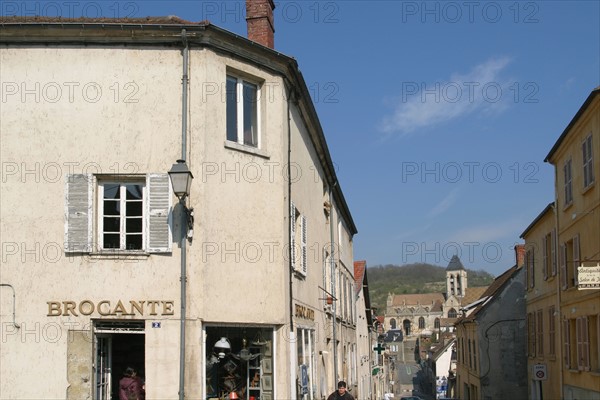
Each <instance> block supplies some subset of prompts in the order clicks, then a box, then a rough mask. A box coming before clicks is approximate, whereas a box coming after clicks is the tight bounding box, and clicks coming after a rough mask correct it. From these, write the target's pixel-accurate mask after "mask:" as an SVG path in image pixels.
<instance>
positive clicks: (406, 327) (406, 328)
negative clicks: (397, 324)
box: [402, 319, 410, 336]
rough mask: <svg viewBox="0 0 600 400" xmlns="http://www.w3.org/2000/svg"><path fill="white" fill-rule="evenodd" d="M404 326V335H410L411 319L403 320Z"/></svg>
mask: <svg viewBox="0 0 600 400" xmlns="http://www.w3.org/2000/svg"><path fill="white" fill-rule="evenodd" d="M402 327H403V328H404V335H405V336H408V335H410V321H409V320H408V319H405V320H404V321H402Z"/></svg>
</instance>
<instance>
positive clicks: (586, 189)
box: [581, 181, 596, 195]
mask: <svg viewBox="0 0 600 400" xmlns="http://www.w3.org/2000/svg"><path fill="white" fill-rule="evenodd" d="M595 184H596V181H593V182H592V183H590V184H589V185H587V186H586V187H584V188H583V189H582V190H581V195H585V194H587V193H588V192H589V191H590V190H592V188H593V187H594V185H595Z"/></svg>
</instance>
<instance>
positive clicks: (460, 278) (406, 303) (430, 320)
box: [385, 255, 487, 336]
mask: <svg viewBox="0 0 600 400" xmlns="http://www.w3.org/2000/svg"><path fill="white" fill-rule="evenodd" d="M486 289H487V287H475V288H469V287H468V280H467V270H466V269H465V267H464V266H463V265H462V263H461V261H460V259H459V258H458V256H456V255H455V256H452V259H451V260H450V262H449V263H448V266H447V267H446V293H416V294H400V295H396V294H393V293H390V294H389V295H388V298H387V304H386V312H385V327H386V329H390V330H395V329H399V330H402V332H403V334H404V335H405V336H411V335H420V334H432V333H433V332H436V331H437V332H440V333H441V332H446V331H452V330H453V325H454V322H455V321H456V318H457V317H458V316H459V313H460V308H461V306H462V305H463V304H469V303H471V302H473V301H474V300H476V299H478V298H479V297H480V296H481V294H482V293H483V292H484V291H485V290H486Z"/></svg>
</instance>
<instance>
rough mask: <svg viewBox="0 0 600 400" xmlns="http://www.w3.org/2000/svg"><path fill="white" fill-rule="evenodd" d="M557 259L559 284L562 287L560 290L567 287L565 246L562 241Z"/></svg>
mask: <svg viewBox="0 0 600 400" xmlns="http://www.w3.org/2000/svg"><path fill="white" fill-rule="evenodd" d="M558 258H559V260H560V286H561V288H562V290H566V289H567V288H568V282H567V261H566V258H567V246H566V245H565V244H564V243H562V244H561V245H560V255H559V257H558Z"/></svg>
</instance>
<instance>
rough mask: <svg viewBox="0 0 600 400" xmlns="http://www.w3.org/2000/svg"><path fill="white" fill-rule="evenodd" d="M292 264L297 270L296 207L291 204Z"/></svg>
mask: <svg viewBox="0 0 600 400" xmlns="http://www.w3.org/2000/svg"><path fill="white" fill-rule="evenodd" d="M290 263H291V265H292V268H293V269H296V207H295V206H294V203H290Z"/></svg>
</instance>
